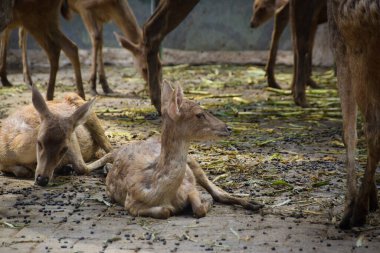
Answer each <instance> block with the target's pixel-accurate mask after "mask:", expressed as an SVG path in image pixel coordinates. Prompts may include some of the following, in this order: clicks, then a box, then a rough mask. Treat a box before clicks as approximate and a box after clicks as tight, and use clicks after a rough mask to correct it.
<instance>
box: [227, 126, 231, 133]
mask: <svg viewBox="0 0 380 253" xmlns="http://www.w3.org/2000/svg"><path fill="white" fill-rule="evenodd" d="M226 130H227V132H228V133H229V134H231V133H232V128H231V127H229V126H226Z"/></svg>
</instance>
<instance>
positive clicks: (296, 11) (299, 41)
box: [289, 0, 322, 107]
mask: <svg viewBox="0 0 380 253" xmlns="http://www.w3.org/2000/svg"><path fill="white" fill-rule="evenodd" d="M289 3H290V6H289V7H290V22H291V26H292V40H293V50H294V70H293V81H292V93H293V99H294V102H295V104H296V105H299V106H302V107H307V106H308V104H307V101H306V95H305V89H306V82H307V81H308V78H307V75H308V74H309V73H308V72H309V70H308V63H309V62H310V61H311V59H310V58H311V55H310V52H309V47H310V43H311V42H310V41H311V39H312V37H313V36H312V33H313V29H316V25H317V24H316V22H317V21H318V19H317V18H315V17H316V15H319V12H320V9H321V8H322V6H320V1H319V0H310V1H303V0H290V2H289ZM305 10H309V12H311V13H306V14H305ZM311 44H312V43H311ZM305 66H307V67H306V68H305Z"/></svg>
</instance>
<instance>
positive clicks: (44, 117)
mask: <svg viewBox="0 0 380 253" xmlns="http://www.w3.org/2000/svg"><path fill="white" fill-rule="evenodd" d="M32 101H33V105H27V106H25V107H22V108H20V109H19V110H17V111H16V112H15V113H14V114H12V115H11V116H9V117H8V118H7V119H5V120H4V121H3V122H2V128H1V130H0V171H2V172H5V173H11V174H14V175H15V176H17V177H33V175H34V176H35V180H36V183H37V184H38V185H41V186H46V185H47V184H48V182H49V181H50V180H51V179H52V177H53V174H54V171H55V170H56V169H58V168H60V167H62V166H63V165H66V164H72V166H73V169H74V170H75V171H76V172H77V173H79V174H84V173H88V172H90V171H91V170H93V169H95V168H94V167H91V166H87V165H86V164H85V161H86V162H87V161H90V160H91V159H93V158H94V155H95V152H96V151H97V150H98V149H99V148H102V149H103V150H104V151H106V152H109V151H111V149H112V148H111V144H110V143H109V141H108V139H107V137H106V136H105V134H104V130H103V128H102V127H101V125H100V122H99V119H98V118H97V117H96V115H95V113H94V112H92V111H91V108H92V106H93V104H94V101H95V100H94V99H93V100H92V101H90V102H87V103H85V101H83V99H81V98H80V97H79V96H78V95H76V94H75V93H71V94H67V95H66V96H65V98H64V100H63V101H48V102H47V103H46V102H45V101H44V99H43V97H42V95H41V94H40V93H39V91H38V90H37V89H36V88H34V87H33V88H32Z"/></svg>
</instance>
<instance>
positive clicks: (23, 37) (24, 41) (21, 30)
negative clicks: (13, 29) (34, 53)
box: [18, 27, 33, 86]
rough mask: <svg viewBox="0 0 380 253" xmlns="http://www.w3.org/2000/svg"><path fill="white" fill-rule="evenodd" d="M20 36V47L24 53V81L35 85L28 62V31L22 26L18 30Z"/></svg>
mask: <svg viewBox="0 0 380 253" xmlns="http://www.w3.org/2000/svg"><path fill="white" fill-rule="evenodd" d="M18 37H19V47H20V48H21V52H22V53H21V55H22V74H23V77H24V82H25V83H26V84H27V85H29V86H33V81H32V77H31V74H30V69H29V64H28V55H27V33H26V30H25V28H23V27H20V28H19V30H18Z"/></svg>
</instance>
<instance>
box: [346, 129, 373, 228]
mask: <svg viewBox="0 0 380 253" xmlns="http://www.w3.org/2000/svg"><path fill="white" fill-rule="evenodd" d="M375 131H377V130H375ZM379 137H380V136H379V135H377V136H376V135H371V134H368V133H367V144H368V158H367V159H368V161H367V168H366V170H365V173H364V178H363V181H362V184H361V186H360V190H359V193H358V195H357V198H356V201H355V206H354V210H353V214H352V217H351V225H352V226H362V225H364V224H365V222H366V216H367V214H368V211H369V210H368V206H369V203H370V202H369V201H370V196H372V197H373V196H374V195H373V194H374V192H373V189H374V188H373V186H374V182H375V172H376V167H377V164H378V163H379V160H380V143H379V139H380V138H379ZM375 189H376V188H375ZM375 192H376V194H377V191H375ZM372 201H374V200H373V199H372ZM376 203H377V196H376ZM372 207H373V203H372Z"/></svg>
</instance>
